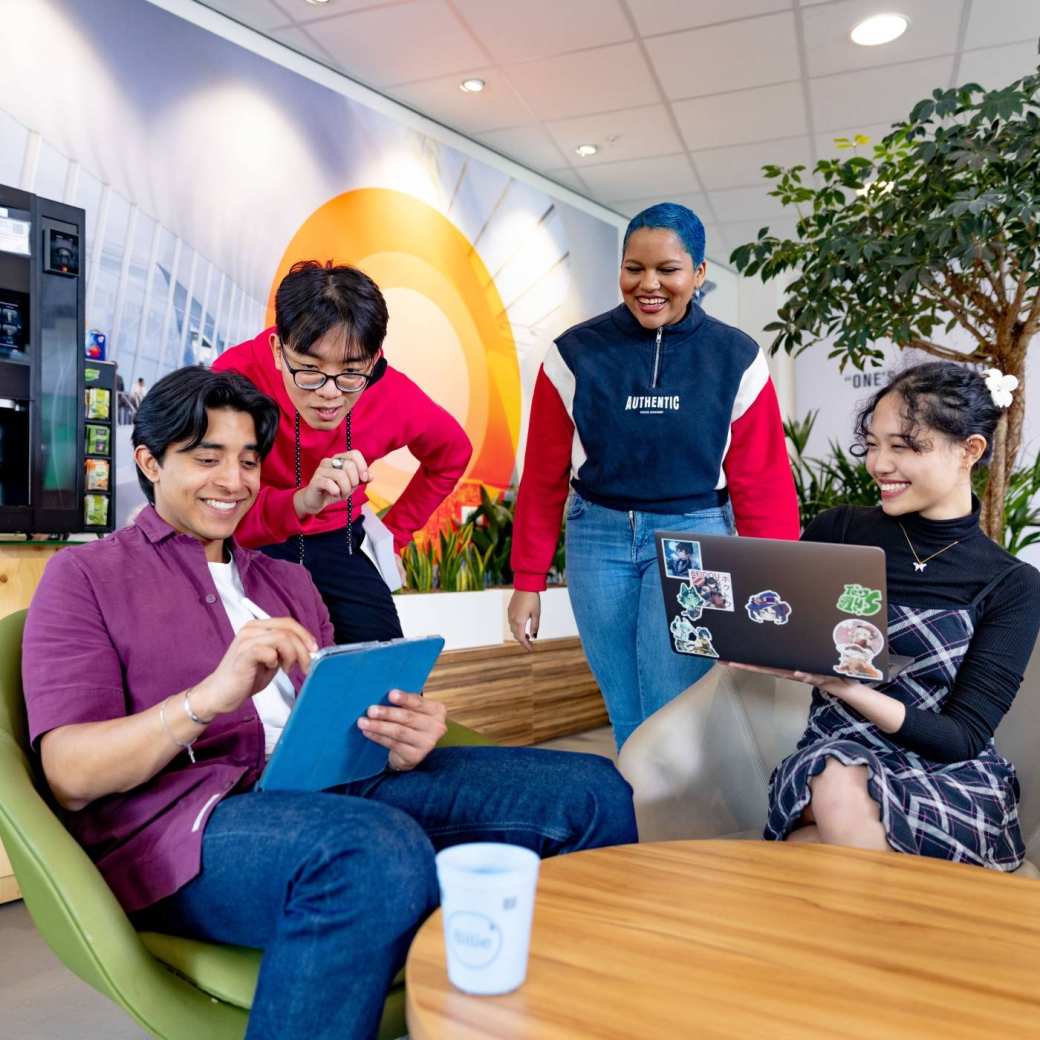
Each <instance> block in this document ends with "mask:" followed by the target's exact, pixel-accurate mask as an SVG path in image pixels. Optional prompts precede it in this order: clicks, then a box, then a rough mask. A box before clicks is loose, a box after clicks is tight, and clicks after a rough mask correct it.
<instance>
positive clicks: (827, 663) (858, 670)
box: [656, 531, 911, 683]
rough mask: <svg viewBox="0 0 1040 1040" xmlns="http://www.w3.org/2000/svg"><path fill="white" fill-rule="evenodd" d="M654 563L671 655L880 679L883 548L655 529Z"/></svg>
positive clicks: (887, 671)
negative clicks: (659, 584)
mask: <svg viewBox="0 0 1040 1040" xmlns="http://www.w3.org/2000/svg"><path fill="white" fill-rule="evenodd" d="M656 538H657V563H658V568H659V570H660V574H661V588H662V589H663V591H664V607H665V613H666V614H667V617H668V636H669V641H670V643H671V646H672V650H673V651H674V652H675V653H677V654H689V655H693V656H697V657H711V658H717V659H719V660H722V661H733V662H734V663H736V664H753V665H761V666H764V667H767V668H782V669H786V670H789V671H802V672H813V673H816V674H818V675H830V674H838V675H844V676H846V677H847V678H849V679H854V680H856V681H858V682H867V683H870V682H885V681H887V680H890V679H892V678H893V677H894V676H895V675H897V674H898V673H899V672H900V671H901V670H902V669H903V668H905V667H906V665H907V664H909V663H910V661H911V658H908V657H898V656H896V655H892V654H890V653H889V650H888V597H887V590H886V584H885V552H884V550H883V549H879V548H876V547H874V546H863V545H832V544H829V543H822V542H794V541H781V540H778V539H774V538H739V537H736V536H722V535H706V534H696V533H693V534H691V533H690V532H688V531H686V532H683V531H659V532H658V533H657V535H656Z"/></svg>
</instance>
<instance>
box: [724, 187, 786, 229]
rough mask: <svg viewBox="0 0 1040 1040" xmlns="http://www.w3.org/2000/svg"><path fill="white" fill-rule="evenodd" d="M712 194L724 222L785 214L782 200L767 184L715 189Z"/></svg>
mask: <svg viewBox="0 0 1040 1040" xmlns="http://www.w3.org/2000/svg"><path fill="white" fill-rule="evenodd" d="M710 194H711V205H712V208H713V209H714V210H715V216H716V217H717V218H718V219H719V221H720V222H721V223H723V224H727V223H730V222H732V221H734V220H759V219H762V218H772V217H778V216H781V215H783V214H784V207H783V206H782V205H781V203H780V200H779V199H774V198H773V197H772V196H771V195H770V194H769V188H768V187H767V186H765V185H762V186H760V187H757V188H732V189H729V190H727V191H713V192H711V193H710Z"/></svg>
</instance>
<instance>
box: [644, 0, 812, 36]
mask: <svg viewBox="0 0 1040 1040" xmlns="http://www.w3.org/2000/svg"><path fill="white" fill-rule="evenodd" d="M628 7H629V10H630V11H631V12H632V15H633V17H634V18H635V20H636V26H637V28H638V29H639V32H640V34H641V35H643V36H652V35H653V34H654V33H667V32H675V31H676V30H677V29H694V28H696V27H697V26H698V25H711V24H712V23H713V22H731V21H735V20H736V19H738V18H751V17H753V16H754V15H756V14H771V13H772V12H774V11H789V10H790V9H791V0H696V3H691V2H690V0H628Z"/></svg>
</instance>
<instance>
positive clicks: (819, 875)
mask: <svg viewBox="0 0 1040 1040" xmlns="http://www.w3.org/2000/svg"><path fill="white" fill-rule="evenodd" d="M541 871H542V872H541V878H540V880H539V885H538V901H537V904H536V910H535V919H534V929H533V932H532V938H531V961H530V965H529V968H528V976H527V982H526V983H525V984H524V985H523V986H522V987H521V988H520V989H519V990H518V991H517V992H515V993H511V994H507V995H506V996H502V997H467V996H466V995H465V994H462V993H459V992H458V991H456V990H455V989H453V988H452V987H451V985H450V984H449V982H448V979H447V975H446V972H445V968H444V941H443V931H442V924H441V917H440V913H439V912H438V913H437V914H435V915H434V916H433V917H431V918H430V919H429V920H428V921H427V922H426V924H425V925H424V926H423V928H422V929H421V931H420V932H419V935H418V937H417V938H416V940H415V943H414V944H413V946H412V949H411V953H410V954H409V957H408V966H407V987H408V988H407V998H408V1026H409V1030H410V1034H411V1037H412V1040H441V1038H444V1040H489V1038H494V1040H513V1038H517V1037H524V1038H530V1040H535V1038H537V1040H563V1038H568V1040H570V1038H578V1037H581V1038H588V1037H594V1038H617V1040H656V1038H662V1040H673V1038H674V1040H687V1038H690V1037H740V1038H766V1037H768V1038H770V1040H774V1038H777V1040H782V1038H788V1037H790V1038H799V1040H800V1038H804V1037H821V1038H822V1037H826V1038H827V1040H834V1038H838V1037H862V1038H863V1040H891V1038H895V1037H907V1038H911V1037H912V1038H914V1040H920V1038H924V1037H942V1038H944V1040H947V1038H956V1037H964V1038H966V1040H967V1038H970V1040H978V1038H979V1037H982V1036H985V1035H987V1034H992V1035H998V1036H999V1035H1003V1036H1010V1037H1024V1036H1040V883H1038V882H1036V881H1033V880H1029V879H1026V878H1015V877H1008V876H1007V875H1002V874H998V873H996V872H992V871H987V870H983V869H981V868H976V867H967V866H961V865H957V864H952V863H946V862H939V861H936V860H930V859H924V858H921V857H915V856H902V855H896V854H885V853H870V852H860V851H857V850H854V849H842V848H836V847H834V846H820V845H800V844H784V843H772V842H742V841H688V842H667V843H661V844H656V845H653V844H648V845H632V846H626V847H623V848H614V849H599V850H596V851H593V852H585V853H578V854H576V855H572V856H563V857H561V858H559V859H555V860H548V861H546V862H544V863H543V864H542V868H541Z"/></svg>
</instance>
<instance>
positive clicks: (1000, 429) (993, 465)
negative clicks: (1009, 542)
mask: <svg viewBox="0 0 1040 1040" xmlns="http://www.w3.org/2000/svg"><path fill="white" fill-rule="evenodd" d="M997 367H998V368H999V369H1000V370H1001V372H1003V373H1004V374H1005V375H1013V376H1017V377H1018V389H1017V390H1015V392H1014V397H1013V398H1012V401H1011V407H1010V408H1008V409H1007V410H1006V411H1005V412H1004V414H1003V415H1002V416H1001V417H1000V421H999V422H998V423H997V428H996V430H995V431H994V435H993V457H992V459H991V460H990V464H989V481H988V483H987V484H986V492H985V494H984V495H983V497H982V513H981V516H980V517H979V524H980V526H981V527H982V530H983V531H984V532H985V533H986V534H987V535H989V537H990V538H992V539H993V541H995V542H996V543H997V544H998V545H1003V544H1004V499H1005V497H1006V496H1007V487H1008V480H1009V479H1010V477H1011V474H1012V473H1013V472H1014V471H1015V462H1016V461H1017V457H1018V450H1019V448H1020V446H1021V444H1022V426H1023V422H1024V420H1025V411H1026V373H1025V367H1026V366H1025V352H1024V351H1022V352H1021V353H1020V354H1019V355H1018V356H1017V357H1015V358H1009V359H1007V360H1004V361H1003V363H1001V362H999V361H998V362H997Z"/></svg>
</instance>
